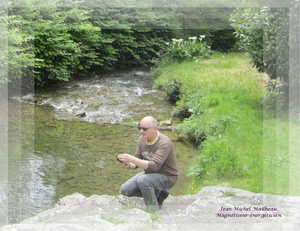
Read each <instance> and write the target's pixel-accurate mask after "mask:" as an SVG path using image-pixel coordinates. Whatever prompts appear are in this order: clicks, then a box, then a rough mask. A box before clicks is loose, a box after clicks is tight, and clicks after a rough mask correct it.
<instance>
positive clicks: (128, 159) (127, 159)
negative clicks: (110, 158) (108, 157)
mask: <svg viewBox="0 0 300 231" xmlns="http://www.w3.org/2000/svg"><path fill="white" fill-rule="evenodd" d="M118 158H119V160H120V161H122V162H123V163H125V164H126V165H128V164H129V163H132V164H134V166H138V167H141V168H143V169H147V168H148V163H149V162H148V161H147V160H141V159H139V158H136V157H134V156H131V155H129V154H119V155H118ZM127 168H128V167H127Z"/></svg>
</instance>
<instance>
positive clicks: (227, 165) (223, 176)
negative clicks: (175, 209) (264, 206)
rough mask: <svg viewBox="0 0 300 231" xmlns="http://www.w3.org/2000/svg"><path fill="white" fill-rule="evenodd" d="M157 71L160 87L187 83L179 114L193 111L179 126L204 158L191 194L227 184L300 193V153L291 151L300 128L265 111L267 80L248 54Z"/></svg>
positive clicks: (196, 166) (194, 170) (194, 168)
mask: <svg viewBox="0 0 300 231" xmlns="http://www.w3.org/2000/svg"><path fill="white" fill-rule="evenodd" d="M156 71H157V73H159V76H158V78H157V79H156V80H155V85H157V86H159V87H163V86H165V85H167V84H169V83H171V82H172V81H174V80H176V81H177V82H178V81H179V82H180V83H181V89H180V92H181V95H180V100H179V101H177V105H176V107H175V109H174V113H173V114H174V115H176V110H177V111H178V110H179V108H188V110H189V112H190V113H191V116H190V117H189V118H188V119H185V120H183V121H182V123H181V124H180V125H179V126H178V128H177V131H178V132H179V133H181V134H182V135H186V136H188V137H190V138H191V140H193V142H195V143H197V144H198V145H199V156H198V157H197V158H195V160H194V162H193V163H191V166H190V168H189V174H190V175H193V176H194V182H193V184H192V186H191V187H190V189H188V190H187V193H195V192H198V191H199V189H201V188H202V187H204V186H212V185H221V186H226V187H234V188H240V189H245V190H249V191H252V192H264V193H271V194H282V195H289V194H290V195H299V171H298V169H297V167H296V164H299V156H297V151H298V149H297V148H294V152H293V153H294V154H292V153H291V152H290V150H291V147H294V146H293V145H294V144H296V145H297V142H296V140H297V139H298V140H299V130H297V129H296V128H297V127H298V126H293V125H291V123H294V122H290V121H289V120H288V119H284V118H280V120H279V119H278V118H276V115H275V116H270V115H269V112H268V111H267V110H264V108H265V107H264V106H263V105H264V101H263V99H264V95H265V94H266V92H265V88H264V86H265V83H266V80H267V76H266V75H265V74H260V73H258V72H257V71H256V70H255V69H254V68H252V66H251V65H250V60H249V59H248V58H247V57H246V56H245V55H244V54H241V53H231V54H227V55H225V56H224V55H223V54H214V55H213V57H212V59H209V60H196V61H193V62H183V63H180V64H172V65H168V66H163V67H162V68H159V67H158V69H156ZM267 115H268V116H267ZM291 134H293V141H291V140H290V139H289V138H290V135H291ZM291 161H293V164H291ZM292 169H293V171H294V172H291V170H292ZM297 173H298V175H297Z"/></svg>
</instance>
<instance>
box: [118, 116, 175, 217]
mask: <svg viewBox="0 0 300 231" xmlns="http://www.w3.org/2000/svg"><path fill="white" fill-rule="evenodd" d="M138 129H139V130H140V133H141V136H140V137H139V140H138V143H137V149H136V153H135V155H134V156H132V155H129V154H119V155H118V156H117V157H118V159H119V161H120V166H121V167H122V168H125V169H135V168H138V167H140V168H142V169H144V172H141V173H139V174H137V175H136V176H134V177H132V178H131V179H129V180H128V181H127V182H125V183H124V184H123V185H122V186H121V193H122V194H123V195H125V196H129V197H132V196H137V197H143V199H144V202H145V204H146V207H147V209H148V210H150V211H155V210H159V209H160V208H161V206H162V204H163V201H164V200H165V199H166V198H167V197H168V195H169V192H168V190H169V189H170V188H172V187H173V186H174V185H175V183H176V181H177V179H178V168H177V163H176V157H175V154H174V149H173V144H172V141H171V140H170V138H169V137H167V136H166V135H164V134H162V133H160V132H159V131H158V126H157V121H156V119H155V118H153V117H151V116H147V117H145V118H143V119H142V120H141V122H140V123H139V126H138Z"/></svg>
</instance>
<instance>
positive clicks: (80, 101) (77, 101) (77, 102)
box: [75, 99, 83, 105]
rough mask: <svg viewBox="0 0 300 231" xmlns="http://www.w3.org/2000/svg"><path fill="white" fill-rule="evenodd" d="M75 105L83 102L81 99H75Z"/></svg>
mask: <svg viewBox="0 0 300 231" xmlns="http://www.w3.org/2000/svg"><path fill="white" fill-rule="evenodd" d="M75 104H78V105H80V104H83V100H82V99H77V100H76V102H75Z"/></svg>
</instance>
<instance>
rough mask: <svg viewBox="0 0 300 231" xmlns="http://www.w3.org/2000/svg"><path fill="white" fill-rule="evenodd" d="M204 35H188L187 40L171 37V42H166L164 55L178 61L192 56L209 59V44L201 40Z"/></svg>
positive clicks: (210, 52)
mask: <svg viewBox="0 0 300 231" xmlns="http://www.w3.org/2000/svg"><path fill="white" fill-rule="evenodd" d="M204 38H205V35H200V37H199V38H198V37H189V40H188V41H186V40H184V39H175V38H174V39H172V43H166V44H167V45H168V48H167V52H166V55H168V56H170V57H171V58H173V59H177V60H178V61H183V60H187V59H193V58H202V59H209V58H210V57H211V54H212V51H211V49H210V46H208V45H207V43H206V42H204V41H203V39H204Z"/></svg>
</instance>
